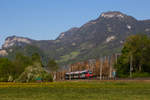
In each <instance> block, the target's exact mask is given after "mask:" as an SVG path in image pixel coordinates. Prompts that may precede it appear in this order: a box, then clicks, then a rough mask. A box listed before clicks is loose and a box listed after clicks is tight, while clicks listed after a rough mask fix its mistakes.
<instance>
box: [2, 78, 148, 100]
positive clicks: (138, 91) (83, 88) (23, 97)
mask: <svg viewBox="0 0 150 100" xmlns="http://www.w3.org/2000/svg"><path fill="white" fill-rule="evenodd" d="M0 100H150V81H71V82H70V81H66V82H53V83H0Z"/></svg>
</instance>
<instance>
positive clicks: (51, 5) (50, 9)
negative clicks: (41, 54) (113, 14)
mask: <svg viewBox="0 0 150 100" xmlns="http://www.w3.org/2000/svg"><path fill="white" fill-rule="evenodd" d="M149 4H150V0H0V45H1V44H2V43H3V42H4V39H5V38H6V37H7V36H11V35H17V36H24V37H29V38H32V39H36V40H48V39H55V38H56V37H57V36H58V35H59V34H60V33H61V32H64V31H66V30H68V29H70V28H71V27H80V26H81V25H83V24H84V23H86V22H88V21H89V20H92V19H96V18H97V17H98V16H99V15H100V14H101V13H102V12H106V11H121V12H123V13H125V14H128V15H131V16H134V17H135V18H137V19H139V20H142V19H150V13H149V11H150V6H149Z"/></svg>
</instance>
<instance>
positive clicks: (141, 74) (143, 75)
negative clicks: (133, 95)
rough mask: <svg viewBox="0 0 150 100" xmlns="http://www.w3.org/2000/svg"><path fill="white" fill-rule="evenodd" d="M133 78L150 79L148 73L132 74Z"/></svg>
mask: <svg viewBox="0 0 150 100" xmlns="http://www.w3.org/2000/svg"><path fill="white" fill-rule="evenodd" d="M132 77H133V78H136V77H139V78H146V77H150V73H146V72H145V73H144V72H143V73H133V74H132Z"/></svg>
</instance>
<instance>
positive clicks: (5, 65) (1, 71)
mask: <svg viewBox="0 0 150 100" xmlns="http://www.w3.org/2000/svg"><path fill="white" fill-rule="evenodd" d="M14 74H15V71H14V65H13V64H12V62H11V61H9V60H8V59H7V58H0V81H8V79H9V77H10V76H11V77H12V76H14Z"/></svg>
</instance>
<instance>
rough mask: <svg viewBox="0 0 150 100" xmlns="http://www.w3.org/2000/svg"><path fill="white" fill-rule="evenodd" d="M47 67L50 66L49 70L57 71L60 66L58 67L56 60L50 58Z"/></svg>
mask: <svg viewBox="0 0 150 100" xmlns="http://www.w3.org/2000/svg"><path fill="white" fill-rule="evenodd" d="M47 68H48V70H50V71H51V72H53V71H57V70H58V68H59V67H58V64H57V63H56V61H55V60H53V59H50V60H49V62H48V64H47Z"/></svg>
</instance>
